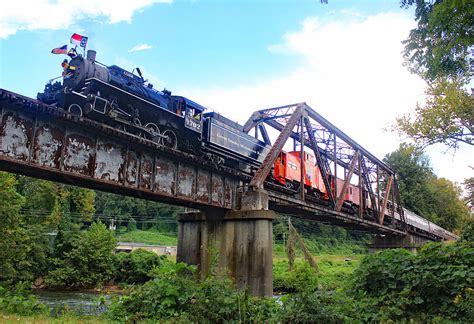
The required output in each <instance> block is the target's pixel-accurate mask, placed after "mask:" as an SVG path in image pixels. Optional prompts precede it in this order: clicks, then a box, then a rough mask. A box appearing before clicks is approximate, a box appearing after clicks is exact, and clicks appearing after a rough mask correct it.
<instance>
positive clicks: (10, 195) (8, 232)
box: [0, 172, 49, 283]
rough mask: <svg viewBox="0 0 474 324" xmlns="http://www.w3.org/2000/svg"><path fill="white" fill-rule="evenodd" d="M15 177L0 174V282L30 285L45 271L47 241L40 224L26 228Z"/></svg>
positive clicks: (22, 204)
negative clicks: (20, 282)
mask: <svg viewBox="0 0 474 324" xmlns="http://www.w3.org/2000/svg"><path fill="white" fill-rule="evenodd" d="M17 185H18V182H17V179H16V178H15V175H13V174H9V173H6V172H0V281H8V282H10V283H15V282H18V281H33V280H34V279H35V278H36V277H37V276H39V275H41V274H42V272H43V271H44V270H45V268H46V261H47V257H48V255H49V246H48V238H47V236H46V235H45V228H44V226H42V224H28V222H27V221H28V220H27V219H26V218H25V216H24V215H22V214H21V212H20V209H21V208H22V207H23V206H24V204H25V201H26V199H25V197H23V196H22V195H20V194H19V193H18V192H17V190H16V189H17V188H16V187H17Z"/></svg>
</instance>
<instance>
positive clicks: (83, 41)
mask: <svg viewBox="0 0 474 324" xmlns="http://www.w3.org/2000/svg"><path fill="white" fill-rule="evenodd" d="M87 39H88V38H87V37H85V36H82V35H79V34H72V36H71V44H74V45H79V46H80V47H82V48H86V45H87Z"/></svg>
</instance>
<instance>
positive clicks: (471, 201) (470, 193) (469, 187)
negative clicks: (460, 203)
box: [463, 177, 474, 208]
mask: <svg viewBox="0 0 474 324" xmlns="http://www.w3.org/2000/svg"><path fill="white" fill-rule="evenodd" d="M463 184H464V186H465V188H466V192H467V197H466V198H465V200H466V203H467V204H468V205H469V206H470V207H471V208H474V177H470V178H468V179H465V180H464V183H463Z"/></svg>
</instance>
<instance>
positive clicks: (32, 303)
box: [0, 283, 48, 316]
mask: <svg viewBox="0 0 474 324" xmlns="http://www.w3.org/2000/svg"><path fill="white" fill-rule="evenodd" d="M28 286H29V284H27V283H18V284H16V285H15V286H9V287H6V286H0V312H3V313H7V314H16V315H25V316H28V315H34V314H46V313H48V307H47V306H46V305H44V304H42V303H40V302H39V301H38V298H37V297H36V296H34V295H32V294H31V289H29V288H27V287H28Z"/></svg>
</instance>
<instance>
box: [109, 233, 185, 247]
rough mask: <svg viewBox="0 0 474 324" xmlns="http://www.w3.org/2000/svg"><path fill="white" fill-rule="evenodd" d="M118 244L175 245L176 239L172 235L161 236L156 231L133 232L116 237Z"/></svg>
mask: <svg viewBox="0 0 474 324" xmlns="http://www.w3.org/2000/svg"><path fill="white" fill-rule="evenodd" d="M117 241H119V242H134V243H146V244H152V245H171V246H174V245H177V244H178V238H177V237H176V236H175V235H173V234H163V233H160V232H158V231H153V230H148V231H142V230H134V231H130V232H125V233H121V234H118V235H117Z"/></svg>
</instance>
